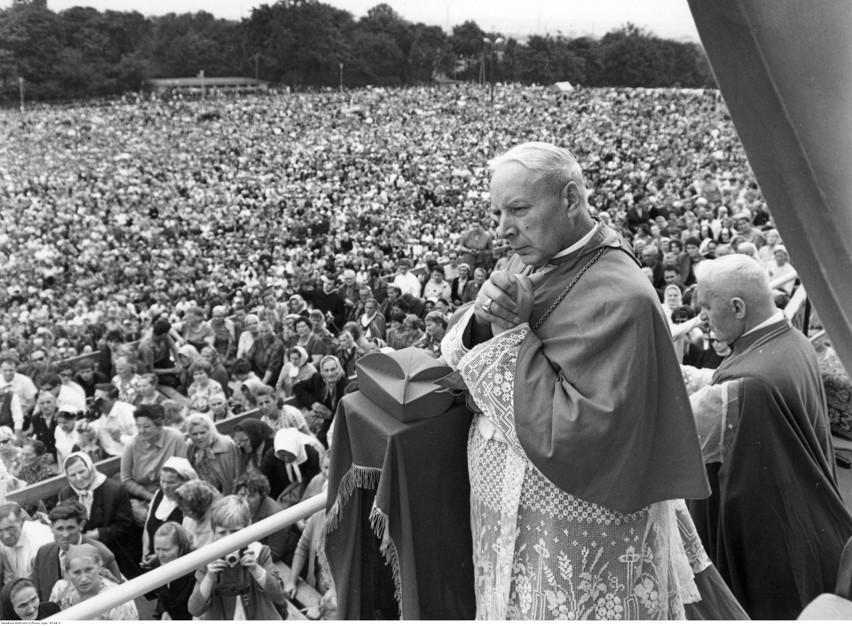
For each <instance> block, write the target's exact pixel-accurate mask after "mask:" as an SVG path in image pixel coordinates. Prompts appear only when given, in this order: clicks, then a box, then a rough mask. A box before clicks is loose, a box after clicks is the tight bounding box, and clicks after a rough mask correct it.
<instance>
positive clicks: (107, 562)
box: [30, 500, 123, 602]
mask: <svg viewBox="0 0 852 626" xmlns="http://www.w3.org/2000/svg"><path fill="white" fill-rule="evenodd" d="M48 519H50V530H51V531H52V532H53V538H54V541H53V542H52V543H48V544H46V545H43V546H42V547H41V548H39V549H38V552H37V553H36V557H35V561H34V563H33V573H32V576H30V578H31V580H32V581H33V583H34V584H35V586H36V591H38V597H39V599H40V600H41V601H42V602H46V601H47V600H48V599H49V598H50V592H51V590H53V585H55V584H56V581H58V580H59V579H60V578H62V577H63V576H64V575H65V571H64V570H65V564H64V562H63V559H64V555H65V553H66V552H67V551H68V548H69V546H74V545H79V544H81V543H87V544H89V545H92V546H94V547H95V548H97V550H98V552H99V553H100V555H101V561H103V566H104V567H105V568H106V569H108V570H109V572H110V573H111V574H112V575H113V576H115V579H116V580H117V581H119V582H121V581H122V580H123V579H122V576H121V572H119V571H118V565H117V564H116V562H115V556H113V553H112V551H111V550H110V549H109V548H107V547H106V546H105V545H104V544H102V543H101V542H100V541H98V540H96V539H92V538H91V537H84V536H83V527H84V526H85V525H86V507H84V506H83V505H82V504H80V503H79V502H77V501H75V500H66V501H65V502H60V503H59V504H57V505H56V506H55V507H53V510H52V511H51V512H50V513H49V514H48Z"/></svg>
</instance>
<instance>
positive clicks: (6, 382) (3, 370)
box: [0, 354, 38, 413]
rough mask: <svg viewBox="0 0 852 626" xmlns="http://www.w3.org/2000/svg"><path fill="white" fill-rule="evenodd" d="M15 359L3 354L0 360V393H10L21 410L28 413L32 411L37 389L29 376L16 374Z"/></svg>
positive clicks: (16, 365)
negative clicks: (15, 397) (13, 394)
mask: <svg viewBox="0 0 852 626" xmlns="http://www.w3.org/2000/svg"><path fill="white" fill-rule="evenodd" d="M17 367H18V361H17V359H15V358H13V357H11V356H9V355H8V354H4V355H3V357H2V358H0V391H3V392H6V391H12V392H14V393H15V395H16V396H17V397H18V401H19V402H20V403H21V410H22V411H23V412H24V413H29V412H31V411H32V410H33V407H34V406H35V402H36V395H38V388H37V387H36V386H35V383H34V382H33V381H32V379H31V378H30V377H29V376H25V375H23V374H21V373H20V372H18V371H17V370H16V368H17Z"/></svg>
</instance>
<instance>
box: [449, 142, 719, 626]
mask: <svg viewBox="0 0 852 626" xmlns="http://www.w3.org/2000/svg"><path fill="white" fill-rule="evenodd" d="M491 167H492V169H493V172H494V173H493V177H492V180H491V206H492V210H493V213H494V215H495V216H496V218H498V219H499V228H498V232H497V234H498V236H499V237H504V238H506V239H507V240H508V242H509V245H510V246H511V247H512V250H513V251H514V255H513V257H512V259H511V261H510V262H509V265H508V267H507V269H506V271H501V272H495V273H494V274H493V275H492V277H491V278H490V279H489V280H488V281H487V282H486V283H485V284H484V285H483V287H482V289H481V290H480V292H479V295H478V296H477V298H476V300H475V301H474V302H473V303H472V304H471V305H468V306H467V307H466V308H463V309H461V310H460V311H459V312H458V313H457V314H456V316H455V318H454V320H453V323H452V327H451V329H450V330H449V332H448V334H447V336H446V337H445V339H444V341H443V343H442V353H443V354H444V355H445V358H446V359H447V361H448V362H449V363H450V365H452V366H454V367H456V368H457V369H458V370H459V372H460V373H461V375H462V377H463V378H464V381H465V383H466V384H467V387H468V392H469V393H470V394H471V397H472V399H473V400H474V401H475V403H476V405H477V407H478V408H479V411H480V412H479V413H477V415H476V417H475V419H474V422H473V425H472V427H471V436H470V442H469V448H468V458H469V460H468V464H469V469H470V482H471V522H472V527H473V542H474V555H473V558H474V568H475V569H474V582H475V586H476V599H477V617H478V618H484V619H499V620H502V619H557V618H563V619H565V618H568V619H583V618H597V619H682V618H683V617H684V615H685V612H684V605H685V604H686V603H689V602H695V601H696V600H697V599H698V592H697V590H696V588H695V581H694V579H693V571H696V572H699V571H703V570H704V569H706V568H707V566H708V565H709V562H708V561H707V560H706V555H704V554H703V550H702V548H701V546H700V543H699V542H698V541H697V538H696V536H695V534H694V532H692V533H691V537H690V538H688V539H687V543H688V550H686V551H685V549H684V542H683V541H682V539H681V535H680V534H679V532H678V521H679V520H681V521H682V522H683V524H684V529H685V533H684V534H685V535H689V534H690V533H689V532H688V529H689V527H690V526H691V520H690V519H689V516H688V514H685V506H683V503H682V502H679V499H681V498H703V497H706V496H707V495H708V493H709V490H708V486H707V479H706V476H705V472H704V467H703V464H702V459H701V452H700V449H699V445H698V437H697V435H696V430H695V423H694V420H693V416H692V412H691V410H690V406H689V398H688V396H687V393H686V389H685V387H684V384H683V380H682V377H681V373H680V369H679V366H678V362H677V358H676V357H675V352H674V347H673V345H672V341H671V336H670V334H669V330H668V325H667V324H666V320H665V319H664V317H663V314H662V310H661V308H660V305H659V301H658V298H657V295H656V293H655V292H654V289H653V287H652V286H651V284H650V283H649V282H648V280H647V279H646V278H645V277H644V276H643V274H642V271H641V270H640V268H639V263H638V261H637V260H636V258H635V257H634V256H633V254H632V252H631V251H630V250H629V249H628V248H627V247H626V246H625V245H623V243H622V240H621V239H620V237H619V236H618V235H617V234H616V233H615V231H613V230H612V229H610V228H609V227H608V226H606V225H605V224H603V223H597V222H595V221H594V220H592V218H591V217H590V215H589V207H588V205H587V202H586V187H585V182H584V180H583V174H582V172H581V170H580V167H579V165H578V164H577V162H576V160H575V158H574V156H573V155H572V154H571V153H570V152H569V151H567V150H564V149H562V148H558V147H556V146H553V145H550V144H545V143H528V144H523V145H520V146H517V147H516V148H513V149H512V150H510V151H509V152H507V153H506V154H504V155H503V156H501V157H499V158H497V159H496V160H495V161H493V162H492V163H491ZM679 508H680V509H681V513H682V514H681V515H678V514H677V510H678V509H679ZM693 531H694V528H693ZM686 552H689V554H690V557H689V558H688V557H687V554H686ZM690 565H692V568H690Z"/></svg>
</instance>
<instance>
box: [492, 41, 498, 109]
mask: <svg viewBox="0 0 852 626" xmlns="http://www.w3.org/2000/svg"><path fill="white" fill-rule="evenodd" d="M496 47H497V44H494V43H493V44H491V104H494V59H495V58H496V54H495V50H494V49H495V48H496Z"/></svg>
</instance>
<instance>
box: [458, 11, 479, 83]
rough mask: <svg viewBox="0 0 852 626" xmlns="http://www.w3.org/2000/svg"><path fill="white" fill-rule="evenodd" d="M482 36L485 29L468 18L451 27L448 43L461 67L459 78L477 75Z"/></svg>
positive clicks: (469, 77) (470, 77)
mask: <svg viewBox="0 0 852 626" xmlns="http://www.w3.org/2000/svg"><path fill="white" fill-rule="evenodd" d="M484 37H485V31H484V30H482V29H481V28H480V27H479V25H478V24H477V23H476V22H473V21H470V20H468V21H466V22H464V23H463V24H459V25H458V26H454V27H453V34H452V35H451V36H450V45H451V46H452V50H453V53H454V54H455V55H456V57H457V58H458V60H459V66H460V67H461V69H462V72H461V76H460V78H466V79H472V78H475V77H476V76H478V75H479V66H480V63H481V59H482V54H483V48H482V46H483V42H482V40H483V38H484Z"/></svg>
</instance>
